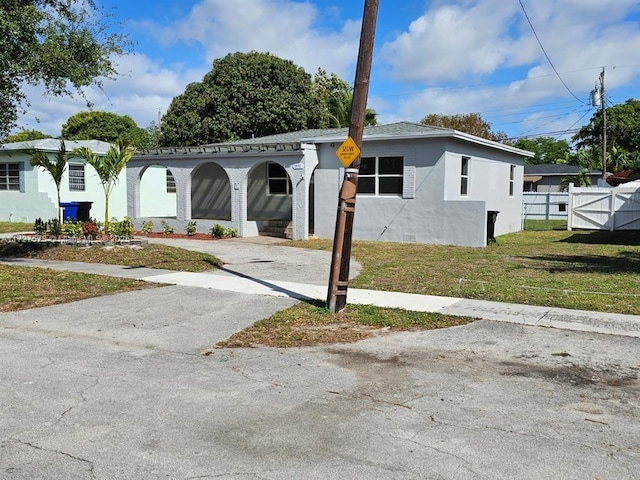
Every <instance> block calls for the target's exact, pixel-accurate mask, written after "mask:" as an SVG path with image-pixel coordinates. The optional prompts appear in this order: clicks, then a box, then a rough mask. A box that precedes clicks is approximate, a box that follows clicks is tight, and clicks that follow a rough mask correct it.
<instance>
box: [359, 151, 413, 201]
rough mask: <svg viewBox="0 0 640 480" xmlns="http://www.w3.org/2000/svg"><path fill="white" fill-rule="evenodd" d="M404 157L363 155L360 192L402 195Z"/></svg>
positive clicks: (360, 171)
mask: <svg viewBox="0 0 640 480" xmlns="http://www.w3.org/2000/svg"><path fill="white" fill-rule="evenodd" d="M403 168H404V158H403V157H362V159H361V160H360V170H359V174H358V193H363V194H369V195H402V180H403Z"/></svg>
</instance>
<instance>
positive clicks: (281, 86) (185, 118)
mask: <svg viewBox="0 0 640 480" xmlns="http://www.w3.org/2000/svg"><path fill="white" fill-rule="evenodd" d="M314 99H315V98H314V94H313V86H312V80H311V76H310V75H309V74H308V73H306V72H305V71H304V69H303V68H301V67H299V66H297V65H295V64H294V63H293V62H291V61H289V60H283V59H281V58H278V57H276V56H273V55H271V54H269V53H258V52H250V53H234V54H230V55H227V56H226V57H224V58H221V59H217V60H215V61H214V62H213V69H212V70H211V71H210V72H209V73H207V74H206V75H205V76H204V78H203V79H202V81H201V82H195V83H191V84H189V85H187V88H186V91H185V92H184V93H183V94H181V95H178V96H177V97H175V98H174V99H173V101H172V102H171V105H169V108H168V110H167V113H166V114H165V115H164V116H163V117H162V123H161V129H162V143H163V144H164V145H171V146H185V145H199V144H205V143H215V142H223V141H228V140H235V139H242V138H250V137H251V136H252V135H253V136H256V137H259V136H263V135H271V134H276V133H283V132H287V131H292V130H300V129H305V128H314V127H317V126H319V125H320V116H321V115H320V109H319V106H318V105H317V104H316V102H315V101H314Z"/></svg>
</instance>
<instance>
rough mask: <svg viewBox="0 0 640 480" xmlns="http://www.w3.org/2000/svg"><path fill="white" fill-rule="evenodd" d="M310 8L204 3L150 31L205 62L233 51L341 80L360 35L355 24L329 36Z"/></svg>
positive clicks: (274, 2)
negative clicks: (190, 47) (195, 47)
mask: <svg viewBox="0 0 640 480" xmlns="http://www.w3.org/2000/svg"><path fill="white" fill-rule="evenodd" d="M319 24H320V19H319V12H318V9H317V8H316V7H315V6H314V5H313V4H312V3H300V2H294V1H289V0H235V1H234V2H229V1H228V0H204V1H202V2H200V3H197V4H196V5H195V6H194V7H193V8H192V9H191V12H190V13H189V15H188V16H187V17H186V18H183V19H179V20H177V21H176V22H175V24H173V25H165V26H164V27H163V28H158V27H155V28H154V29H153V30H154V31H156V32H157V36H158V38H159V39H162V40H161V41H163V42H165V43H167V44H170V43H171V42H176V41H195V42H197V43H198V44H200V45H202V47H203V48H204V50H205V52H206V56H207V61H208V62H209V63H210V62H211V61H213V60H214V59H216V58H220V57H223V56H225V55H227V54H229V53H234V52H237V51H241V52H248V51H252V50H255V51H260V52H270V53H272V54H274V55H277V56H279V57H282V58H286V59H289V60H292V61H293V62H294V63H296V64H298V65H300V66H302V67H303V68H304V69H305V70H306V71H307V72H309V73H314V72H315V71H316V70H317V68H318V67H323V68H325V69H326V70H328V71H330V72H335V73H337V74H338V75H340V76H343V77H344V76H345V75H348V74H350V73H351V71H352V70H353V66H354V64H355V60H356V55H355V54H354V52H357V48H358V41H359V36H360V23H359V20H357V21H354V20H347V21H345V22H344V23H343V24H339V23H338V24H337V25H336V28H334V29H332V30H331V31H326V30H323V29H322V28H321V27H320V26H319Z"/></svg>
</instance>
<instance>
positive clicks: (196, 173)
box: [191, 162, 231, 221]
mask: <svg viewBox="0 0 640 480" xmlns="http://www.w3.org/2000/svg"><path fill="white" fill-rule="evenodd" d="M191 218H193V219H209V220H229V221H230V220H231V181H230V180H229V175H227V172H226V171H225V170H224V168H222V167H221V166H220V165H218V164H217V163H216V162H207V163H201V164H200V165H198V166H197V167H196V168H194V169H193V172H192V173H191Z"/></svg>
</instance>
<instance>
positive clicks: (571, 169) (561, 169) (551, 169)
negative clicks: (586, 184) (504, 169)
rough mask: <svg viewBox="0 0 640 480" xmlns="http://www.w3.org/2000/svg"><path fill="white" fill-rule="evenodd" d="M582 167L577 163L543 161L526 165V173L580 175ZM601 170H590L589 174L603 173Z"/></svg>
mask: <svg viewBox="0 0 640 480" xmlns="http://www.w3.org/2000/svg"><path fill="white" fill-rule="evenodd" d="M581 170H582V169H581V168H580V167H578V166H576V165H567V164H564V163H541V164H539V165H525V166H524V174H525V175H542V176H556V175H557V176H561V177H567V176H572V175H578V174H579V173H580V171H581ZM601 174H602V172H601V171H600V170H589V175H601Z"/></svg>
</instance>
